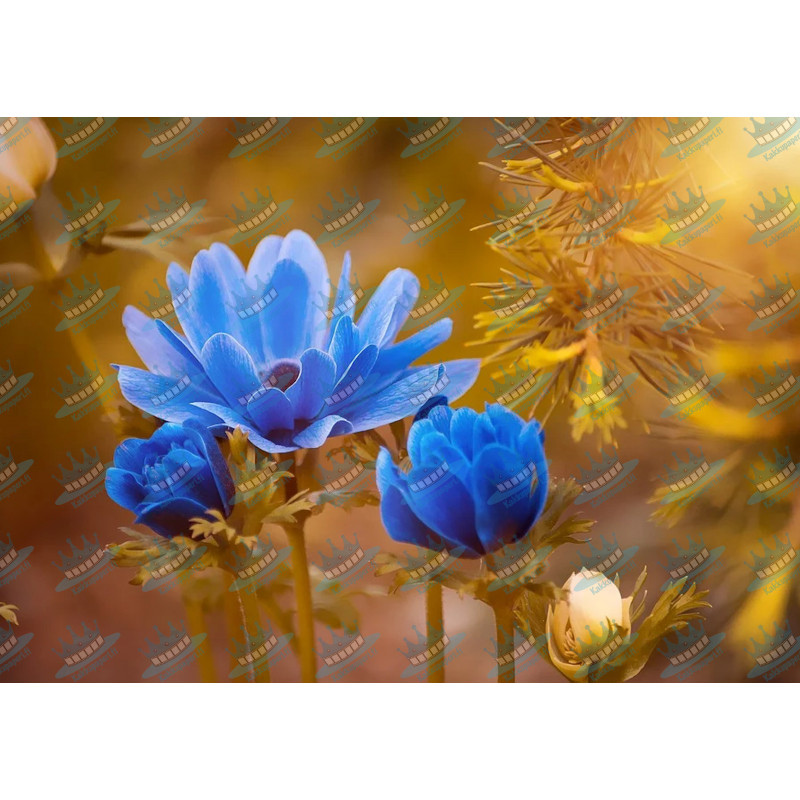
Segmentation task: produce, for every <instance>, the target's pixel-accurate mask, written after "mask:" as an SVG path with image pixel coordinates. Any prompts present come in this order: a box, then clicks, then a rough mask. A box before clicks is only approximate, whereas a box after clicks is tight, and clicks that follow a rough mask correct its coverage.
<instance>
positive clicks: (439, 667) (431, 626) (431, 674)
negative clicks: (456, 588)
mask: <svg viewBox="0 0 800 800" xmlns="http://www.w3.org/2000/svg"><path fill="white" fill-rule="evenodd" d="M425 620H426V622H427V623H428V649H429V650H430V648H432V647H433V646H434V645H436V644H437V643H438V641H439V638H440V637H441V636H442V635H443V634H444V608H443V604H442V584H441V583H437V582H436V581H431V582H430V583H429V584H428V589H427V591H426V593H425ZM444 682H445V681H444V659H443V658H438V659H436V660H435V662H433V663H432V662H431V661H428V683H444Z"/></svg>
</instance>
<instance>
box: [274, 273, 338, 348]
mask: <svg viewBox="0 0 800 800" xmlns="http://www.w3.org/2000/svg"><path fill="white" fill-rule="evenodd" d="M270 285H271V287H272V288H273V289H274V290H275V292H276V293H277V296H276V297H275V299H274V300H273V301H272V302H271V303H270V304H269V305H268V306H267V307H266V308H265V309H264V311H262V312H261V313H260V315H259V316H260V317H261V330H262V335H263V337H264V341H265V342H266V344H267V347H268V349H269V350H270V351H271V352H272V354H273V356H274V357H275V358H299V357H300V355H301V354H302V353H303V351H304V350H306V349H307V348H309V347H315V346H317V343H318V338H319V334H320V331H319V330H315V328H317V327H318V325H319V322H318V321H317V322H315V319H317V320H318V317H317V316H316V315H315V313H314V309H315V308H316V306H314V304H313V303H312V299H313V300H316V301H317V302H319V298H315V297H312V288H311V285H310V284H309V280H308V275H307V274H306V273H305V272H304V271H303V269H302V267H301V266H300V265H299V264H297V263H296V262H294V261H287V260H283V261H279V262H278V263H277V264H276V265H275V269H274V272H273V275H272V279H271V282H270ZM317 310H318V309H317ZM320 313H322V312H320ZM322 318H323V319H324V314H323V315H322Z"/></svg>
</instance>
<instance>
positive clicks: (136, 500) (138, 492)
mask: <svg viewBox="0 0 800 800" xmlns="http://www.w3.org/2000/svg"><path fill="white" fill-rule="evenodd" d="M106 492H107V493H108V496H109V497H110V498H111V499H112V500H113V501H114V502H115V503H118V504H119V505H121V506H122V507H123V508H127V509H130V510H131V511H133V512H134V513H135V514H136V522H137V523H140V524H142V525H147V526H149V527H150V528H152V529H153V530H154V531H155V532H156V533H158V534H160V535H161V536H166V537H169V538H171V537H173V536H188V535H189V520H190V519H191V518H192V517H197V516H203V514H205V512H206V510H208V509H217V510H219V511H220V512H221V513H222V514H223V515H224V516H225V517H227V516H228V515H229V514H230V512H231V502H230V501H231V498H232V497H233V495H234V492H235V489H234V486H233V480H232V479H231V476H230V473H229V471H228V465H227V464H226V463H225V459H224V458H223V456H222V452H221V451H220V449H219V445H218V444H217V440H216V439H215V438H214V437H213V436H212V435H211V433H210V432H209V431H208V429H207V428H205V427H204V426H203V425H201V424H199V423H198V422H196V421H195V420H189V421H187V422H186V423H184V424H183V425H175V424H171V423H167V424H166V425H162V426H161V427H160V428H159V429H158V430H157V431H156V432H155V433H154V434H153V435H152V436H151V437H150V438H149V439H126V440H125V441H124V442H122V444H120V445H119V446H118V447H117V449H116V450H115V451H114V466H113V467H110V468H109V469H108V470H107V472H106Z"/></svg>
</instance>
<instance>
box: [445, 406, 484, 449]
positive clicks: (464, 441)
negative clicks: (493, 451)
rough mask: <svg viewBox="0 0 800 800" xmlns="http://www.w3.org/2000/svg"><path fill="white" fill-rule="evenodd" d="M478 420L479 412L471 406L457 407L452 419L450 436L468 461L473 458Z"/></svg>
mask: <svg viewBox="0 0 800 800" xmlns="http://www.w3.org/2000/svg"><path fill="white" fill-rule="evenodd" d="M477 421H478V412H477V411H474V410H473V409H471V408H459V409H457V410H456V411H455V412H454V413H453V418H452V419H451V420H450V438H451V439H452V441H453V444H454V445H455V446H456V447H457V448H458V449H459V450H461V452H462V453H463V454H464V457H465V458H466V459H467V460H468V461H472V458H473V453H474V451H473V449H472V442H473V439H474V431H475V423H476V422H477Z"/></svg>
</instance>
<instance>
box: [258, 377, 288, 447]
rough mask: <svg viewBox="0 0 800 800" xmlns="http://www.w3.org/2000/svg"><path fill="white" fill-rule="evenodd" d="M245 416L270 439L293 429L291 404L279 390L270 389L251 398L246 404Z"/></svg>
mask: <svg viewBox="0 0 800 800" xmlns="http://www.w3.org/2000/svg"><path fill="white" fill-rule="evenodd" d="M247 416H248V417H249V418H250V419H251V420H253V422H254V423H255V424H256V428H257V429H258V430H259V431H261V432H262V433H264V434H265V435H266V436H268V437H270V438H274V434H275V433H276V432H278V431H291V430H293V429H294V411H293V409H292V404H291V402H290V400H289V398H288V397H287V396H286V395H285V394H284V393H283V392H282V391H281V390H280V389H275V388H270V389H267V390H266V391H265V392H264V393H263V394H259V395H258V396H257V397H255V398H253V399H252V400H251V401H250V402H249V403H248V404H247ZM270 434H272V436H270Z"/></svg>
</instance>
